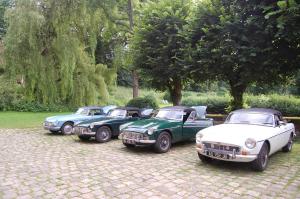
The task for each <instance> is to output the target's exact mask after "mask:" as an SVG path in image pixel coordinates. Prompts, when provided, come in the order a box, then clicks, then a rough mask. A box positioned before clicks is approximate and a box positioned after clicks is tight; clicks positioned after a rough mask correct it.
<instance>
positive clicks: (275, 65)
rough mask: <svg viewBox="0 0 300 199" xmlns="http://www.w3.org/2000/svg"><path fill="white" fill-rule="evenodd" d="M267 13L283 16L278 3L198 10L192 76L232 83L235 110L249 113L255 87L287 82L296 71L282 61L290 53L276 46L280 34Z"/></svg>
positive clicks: (212, 4)
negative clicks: (248, 95) (247, 95)
mask: <svg viewBox="0 0 300 199" xmlns="http://www.w3.org/2000/svg"><path fill="white" fill-rule="evenodd" d="M266 9H269V10H270V9H271V10H272V11H276V10H278V7H277V5H276V1H259V0H253V1H238V0H231V1H223V0H208V1H204V2H202V3H200V5H199V6H198V8H197V12H196V16H195V20H194V23H193V25H192V29H193V31H192V34H191V41H192V42H191V43H192V44H191V46H192V49H193V50H194V52H195V53H193V54H192V57H193V60H194V62H193V66H192V67H191V68H190V70H191V71H197V72H195V74H194V75H195V76H198V75H199V74H202V73H203V71H204V72H205V73H206V77H208V78H211V79H219V80H224V81H226V82H228V84H229V86H230V93H231V95H232V97H233V100H232V102H231V108H232V109H237V108H241V107H243V94H244V92H245V90H246V88H247V87H248V86H249V85H250V84H252V83H254V82H256V83H257V84H272V83H274V82H276V81H277V82H278V81H283V80H284V78H285V77H287V75H288V74H289V73H290V71H289V69H292V68H293V67H291V65H290V64H288V62H289V61H288V60H287V59H286V57H284V56H282V51H284V50H289V49H283V46H280V45H278V42H276V33H277V32H278V28H277V26H276V24H274V23H270V22H269V21H267V20H266ZM286 53H287V52H286ZM285 62H287V63H285ZM283 63H284V64H283Z"/></svg>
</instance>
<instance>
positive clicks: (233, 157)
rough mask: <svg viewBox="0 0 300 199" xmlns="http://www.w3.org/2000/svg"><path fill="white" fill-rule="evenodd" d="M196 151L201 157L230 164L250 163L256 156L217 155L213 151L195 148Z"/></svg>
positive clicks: (225, 153) (223, 153)
mask: <svg viewBox="0 0 300 199" xmlns="http://www.w3.org/2000/svg"><path fill="white" fill-rule="evenodd" d="M196 150H197V152H198V153H200V154H201V155H204V156H207V157H210V158H213V159H218V160H224V161H230V162H252V161H253V160H255V159H256V158H257V155H252V154H249V155H241V154H234V153H231V152H230V153H229V152H222V153H217V152H215V151H211V150H206V149H204V148H200V147H198V146H196Z"/></svg>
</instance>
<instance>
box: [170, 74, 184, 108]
mask: <svg viewBox="0 0 300 199" xmlns="http://www.w3.org/2000/svg"><path fill="white" fill-rule="evenodd" d="M181 91H182V84H181V81H180V80H176V81H174V85H172V86H170V87H169V92H170V96H171V100H172V103H173V106H178V105H180V104H181V98H182V94H181Z"/></svg>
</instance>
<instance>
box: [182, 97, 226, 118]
mask: <svg viewBox="0 0 300 199" xmlns="http://www.w3.org/2000/svg"><path fill="white" fill-rule="evenodd" d="M229 102H230V97H229V96H208V97H203V96H202V97H187V98H184V99H183V100H182V105H185V106H207V112H208V113H219V114H225V113H226V108H227V107H228V106H229V104H230V103H229Z"/></svg>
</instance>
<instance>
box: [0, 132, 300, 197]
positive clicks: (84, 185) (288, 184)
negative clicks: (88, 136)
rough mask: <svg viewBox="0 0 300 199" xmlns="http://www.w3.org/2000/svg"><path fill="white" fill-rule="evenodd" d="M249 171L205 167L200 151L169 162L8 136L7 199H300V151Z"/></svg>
mask: <svg viewBox="0 0 300 199" xmlns="http://www.w3.org/2000/svg"><path fill="white" fill-rule="evenodd" d="M294 149H295V150H294V151H293V152H292V153H289V154H285V153H282V152H279V153H277V154H275V155H273V156H272V157H271V160H270V164H269V167H268V169H267V170H266V171H265V172H263V173H257V172H254V171H252V170H251V169H250V168H249V165H247V164H239V163H224V162H219V161H216V162H214V163H212V164H203V163H201V162H200V161H199V159H198V157H197V154H196V152H195V147H194V143H192V142H189V143H182V144H177V145H175V146H173V148H172V149H171V151H170V152H169V153H166V154H156V153H154V152H152V151H151V150H150V149H149V148H137V149H136V148H134V149H127V148H126V147H124V146H123V145H122V144H121V142H120V141H119V140H116V139H114V140H112V141H111V142H109V143H105V144H98V143H95V142H94V141H90V142H82V141H79V139H78V138H77V137H76V136H61V135H52V134H48V133H47V132H46V131H44V130H40V129H29V130H5V129H2V130H0V198H51V199H52V198H89V199H90V198H101V199H102V198H168V199H172V198H174V199H175V198H300V154H299V152H300V143H299V141H298V142H297V143H296V144H295V148H294Z"/></svg>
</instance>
